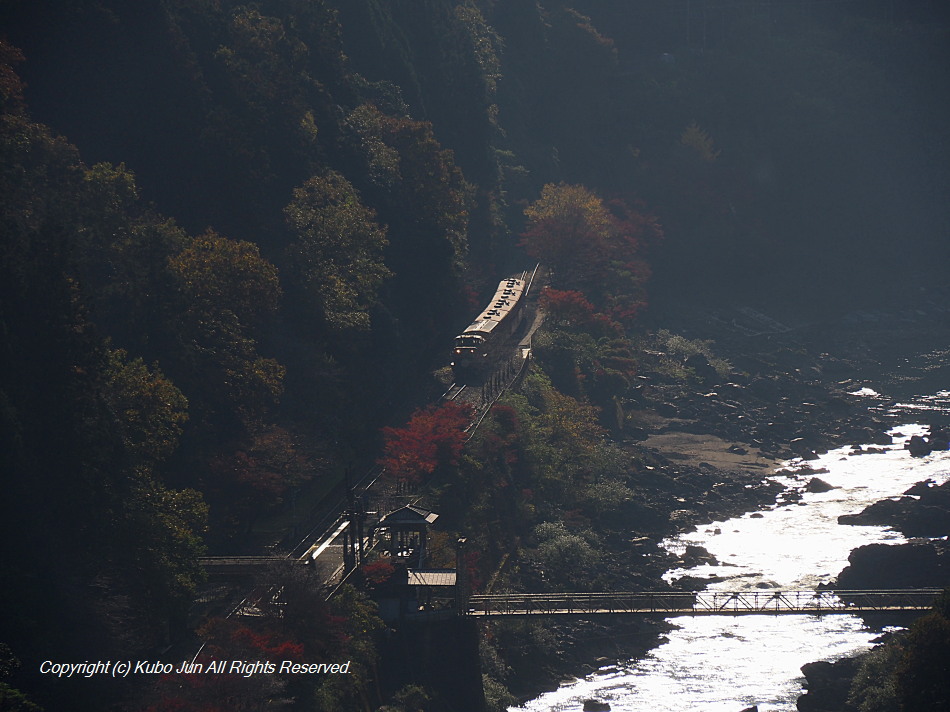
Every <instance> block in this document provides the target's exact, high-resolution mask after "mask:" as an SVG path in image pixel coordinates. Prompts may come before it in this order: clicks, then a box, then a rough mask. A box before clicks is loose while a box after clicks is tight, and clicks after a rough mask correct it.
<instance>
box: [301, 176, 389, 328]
mask: <svg viewBox="0 0 950 712" xmlns="http://www.w3.org/2000/svg"><path fill="white" fill-rule="evenodd" d="M284 213H285V215H286V216H287V221H288V222H289V223H290V225H291V227H292V228H293V230H294V232H295V234H296V235H297V238H298V239H297V242H296V243H294V244H293V245H291V246H290V248H289V253H290V258H291V260H292V264H293V274H294V276H295V278H296V279H297V280H299V282H300V285H301V287H302V288H303V291H304V293H305V294H306V295H307V296H308V297H309V298H310V299H311V300H312V301H313V302H314V303H315V306H316V308H317V309H318V311H319V313H320V314H321V315H322V317H323V319H324V321H325V322H326V323H327V324H328V326H329V327H330V329H331V330H333V331H345V330H347V329H360V330H366V329H368V328H369V325H370V321H369V309H370V307H372V306H373V304H374V303H375V302H376V295H377V293H378V291H379V288H380V286H381V285H382V283H383V281H384V280H385V279H386V278H387V277H388V276H389V275H390V272H389V270H388V269H387V268H386V266H385V264H383V249H384V248H385V247H386V245H387V244H388V242H387V240H386V231H385V229H384V228H382V227H380V226H379V225H378V224H377V223H376V222H375V217H376V215H375V213H374V212H373V211H372V210H370V209H369V208H367V207H365V206H364V205H363V203H362V202H361V201H360V197H359V195H358V194H357V192H356V189H355V188H354V187H353V186H352V184H350V182H349V181H347V180H346V179H345V178H344V177H343V176H341V175H340V174H338V173H334V172H332V171H331V172H329V173H327V174H326V175H324V176H314V177H313V178H311V179H310V180H308V181H307V182H306V183H304V185H303V186H301V187H300V188H297V189H295V190H294V200H293V202H292V203H290V205H288V206H287V207H286V208H285V210H284Z"/></svg>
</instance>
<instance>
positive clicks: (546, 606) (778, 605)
mask: <svg viewBox="0 0 950 712" xmlns="http://www.w3.org/2000/svg"><path fill="white" fill-rule="evenodd" d="M939 593H940V589H931V588H928V589H893V590H878V591H844V590H838V591H832V590H819V591H774V590H754V591H698V592H678V591H672V592H670V591H659V592H658V591H645V592H617V593H582V592H581V593H510V594H491V595H473V596H470V597H469V599H468V604H467V606H465V607H464V608H463V610H462V611H461V614H462V615H465V616H473V617H494V616H532V615H598V614H618V613H621V614H633V615H662V616H678V615H743V614H762V613H770V614H783V613H797V614H802V613H812V614H830V613H869V612H898V611H923V610H928V609H929V608H930V606H931V604H932V603H933V600H934V598H935V597H936V596H937V595H938V594H939Z"/></svg>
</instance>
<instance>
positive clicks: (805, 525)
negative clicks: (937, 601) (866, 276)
mask: <svg viewBox="0 0 950 712" xmlns="http://www.w3.org/2000/svg"><path fill="white" fill-rule="evenodd" d="M868 390H870V389H868ZM855 395H868V396H876V395H877V394H875V393H874V392H873V391H870V392H869V393H859V394H855ZM948 396H950V393H947V392H942V393H940V394H937V396H930V397H927V398H922V399H921V400H920V401H919V402H915V403H903V404H898V406H896V407H894V411H898V408H899V409H900V412H912V411H918V414H919V412H920V411H926V410H944V409H945V408H946V407H947V405H948ZM891 432H892V434H894V443H893V444H892V445H888V446H884V447H883V449H884V450H885V452H884V453H877V454H870V453H869V454H861V455H851V454H849V453H850V452H851V449H850V448H842V449H840V450H834V451H831V452H829V453H827V454H825V455H823V456H822V457H820V458H819V459H818V460H814V461H811V462H809V463H807V464H808V465H809V466H810V467H812V468H815V469H821V468H826V469H827V470H828V472H826V473H820V474H818V475H817V476H818V477H820V478H821V479H822V480H824V481H825V482H827V483H829V484H831V485H833V486H834V487H835V489H832V490H830V491H828V492H824V493H808V492H805V493H804V494H803V496H802V498H801V500H799V503H790V504H782V503H779V504H778V505H776V506H775V507H774V508H772V509H771V510H768V511H763V512H761V514H762V516H761V518H759V517H752V516H751V515H750V514H746V515H744V516H742V517H738V518H736V519H730V520H728V521H725V522H716V523H713V524H710V525H708V526H703V527H700V529H699V530H698V531H695V532H693V533H690V534H687V535H684V536H681V537H678V538H676V539H671V540H668V541H666V542H664V546H665V547H666V548H667V549H669V550H670V551H674V552H682V551H683V549H684V548H685V547H686V545H687V544H698V545H701V546H703V547H705V548H706V549H707V550H708V551H709V552H710V553H711V554H713V555H714V556H715V557H716V559H717V560H718V561H719V562H720V565H718V566H710V565H703V566H698V567H695V568H692V569H678V570H674V571H670V572H669V573H668V574H667V578H669V579H672V578H678V577H680V576H683V575H686V574H689V575H690V576H700V577H708V576H712V575H716V576H722V577H727V580H725V581H722V582H718V583H711V584H709V586H708V588H709V589H710V590H720V591H735V590H745V589H755V588H757V587H761V588H764V587H769V588H773V587H774V588H784V589H788V590H796V589H813V588H815V587H816V586H817V585H818V584H819V583H823V582H827V581H828V580H829V579H831V578H834V577H835V576H837V574H838V573H839V572H840V571H841V569H843V568H844V567H845V566H846V565H847V559H848V554H849V553H850V552H851V550H852V549H854V548H856V547H859V546H863V545H865V544H871V543H875V542H889V543H899V542H901V541H904V538H903V536H901V535H900V534H898V533H897V532H894V531H891V530H889V529H886V528H884V527H865V526H845V525H839V524H838V523H837V519H838V516H839V515H841V514H849V513H857V512H860V511H861V510H862V509H864V507H866V506H867V505H869V504H871V503H873V502H876V501H879V500H882V499H886V498H888V497H895V496H897V495H900V494H901V493H902V492H904V491H905V490H906V489H907V488H908V487H910V486H911V485H913V484H914V483H916V482H920V481H923V480H927V479H931V480H933V481H934V482H936V483H938V484H940V483H943V482H944V481H946V480H947V479H948V476H950V474H948V473H950V452H938V453H932V454H931V455H928V456H927V457H925V458H911V457H910V455H909V454H908V453H907V451H906V450H904V449H903V444H904V442H905V441H906V440H907V439H908V438H909V437H910V436H911V435H915V434H923V433H924V432H925V428H923V427H921V426H917V425H906V426H901V427H898V428H895V429H894V430H892V431H891ZM802 464H803V463H800V462H792V463H790V465H791V467H792V469H794V468H795V466H796V465H798V466H800V465H802ZM811 476H812V475H810V474H803V475H800V476H791V477H789V476H776V478H777V479H778V480H779V481H781V482H782V483H783V484H786V485H787V486H788V487H789V488H790V489H799V490H800V489H802V487H803V486H804V485H805V484H806V483H807V481H808V480H809V479H810V478H811ZM717 532H718V533H717ZM670 620H671V622H673V623H675V624H676V625H677V626H678V628H677V629H675V630H673V631H671V632H670V633H669V634H668V641H667V642H665V643H663V644H661V645H660V646H659V647H657V648H655V649H654V650H653V651H652V652H650V653H649V654H648V655H646V656H645V657H644V658H642V659H640V660H635V661H631V662H629V663H624V662H622V661H621V662H620V663H618V664H617V665H612V666H607V667H605V668H603V669H601V670H600V671H599V672H598V673H596V674H594V675H591V676H589V677H587V678H586V679H582V680H577V681H576V682H573V683H570V684H566V685H564V686H562V687H561V688H560V689H558V690H556V691H554V692H550V693H547V694H544V695H542V696H541V697H539V698H537V699H535V700H531V701H530V702H528V703H526V704H525V705H524V706H523V707H516V708H511V709H512V710H521V709H526V710H532V711H534V712H542V711H544V712H553V711H555V710H557V711H559V712H567V711H569V710H581V709H582V708H583V703H584V700H586V699H597V700H601V701H604V702H608V703H609V704H610V706H611V710H613V712H626V711H631V712H632V711H633V710H636V711H638V712H645V711H647V710H649V711H650V712H684V711H690V710H696V711H699V710H702V712H740V710H742V709H744V708H746V707H750V706H752V705H758V708H759V711H760V712H773V711H776V712H777V711H779V710H781V711H783V712H790V711H793V710H795V701H796V699H797V698H798V696H799V695H800V694H801V693H802V690H803V687H802V683H803V682H804V678H803V677H802V675H801V672H800V668H801V666H802V665H803V664H805V663H807V662H811V661H814V660H834V659H837V658H841V657H845V656H848V655H851V654H854V653H857V652H859V651H862V650H866V649H868V648H869V647H870V645H871V640H872V639H873V638H875V637H877V635H878V634H877V633H874V632H871V631H869V630H867V629H866V628H865V627H864V625H863V623H862V621H861V620H860V619H859V618H856V617H853V616H848V615H827V616H824V617H822V618H818V617H815V616H804V615H802V616H798V615H780V616H776V615H771V616H769V615H763V616H751V615H746V616H736V617H732V616H700V617H696V618H691V617H685V616H684V617H677V618H674V619H670Z"/></svg>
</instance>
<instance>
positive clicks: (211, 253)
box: [169, 230, 285, 420]
mask: <svg viewBox="0 0 950 712" xmlns="http://www.w3.org/2000/svg"><path fill="white" fill-rule="evenodd" d="M169 269H170V271H171V274H172V276H173V278H174V280H175V283H176V285H177V287H178V290H179V292H180V295H181V303H180V306H179V309H180V310H181V311H180V313H179V321H178V323H177V325H176V326H177V329H176V330H177V332H178V343H179V347H178V350H177V353H176V354H175V355H176V357H177V359H178V360H179V364H178V370H179V374H180V375H181V376H182V378H187V379H188V384H187V385H188V387H187V388H186V389H185V392H186V393H188V394H189V396H192V394H194V396H196V397H191V400H192V402H193V403H194V402H195V401H199V402H200V403H201V404H202V406H204V408H205V409H207V410H211V411H216V412H217V414H218V415H219V416H222V417H223V416H224V414H225V413H238V414H240V415H241V416H242V417H243V418H245V419H246V420H253V419H255V418H259V417H260V416H261V415H262V414H263V413H265V412H267V411H268V410H269V409H270V408H272V407H273V406H275V405H276V404H277V402H278V400H279V398H280V394H281V392H282V390H283V378H284V371H285V369H284V367H283V366H282V365H280V364H279V363H278V362H277V361H276V360H275V359H272V358H265V357H262V356H261V355H260V354H258V352H257V343H256V341H255V340H254V338H253V335H254V334H255V333H256V332H257V331H258V330H259V329H261V328H262V327H263V325H264V322H265V320H266V319H267V318H268V317H270V316H272V315H273V314H274V313H275V311H276V309H277V305H278V300H279V298H280V295H281V289H280V283H279V282H278V278H277V269H276V268H275V267H274V265H272V264H271V263H270V262H268V261H267V260H266V259H264V258H263V257H261V254H260V250H259V249H258V248H257V246H256V245H253V244H251V243H249V242H244V241H235V240H229V239H228V238H226V237H223V236H221V235H218V234H217V233H215V232H213V231H211V230H209V231H207V232H205V233H204V234H203V235H200V236H198V237H196V238H195V239H194V240H193V241H192V242H191V244H189V245H188V246H187V247H186V248H185V249H183V250H182V251H181V252H180V253H179V254H177V255H175V256H174V257H173V258H171V259H170V260H169Z"/></svg>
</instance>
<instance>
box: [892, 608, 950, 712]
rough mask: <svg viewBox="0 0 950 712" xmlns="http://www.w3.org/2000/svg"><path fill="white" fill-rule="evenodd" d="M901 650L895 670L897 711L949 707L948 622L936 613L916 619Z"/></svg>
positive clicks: (949, 622)
mask: <svg viewBox="0 0 950 712" xmlns="http://www.w3.org/2000/svg"><path fill="white" fill-rule="evenodd" d="M903 648H904V655H903V658H902V659H901V661H900V663H899V664H898V666H897V669H896V678H897V679H896V688H897V696H898V699H899V700H900V704H901V709H902V710H905V711H907V712H909V711H910V710H940V709H945V708H946V707H947V706H948V705H950V619H948V618H946V617H945V616H944V615H942V614H941V613H938V612H936V611H935V612H933V613H929V614H928V615H926V616H923V617H922V618H919V619H918V620H917V621H915V622H914V624H913V625H912V626H911V628H910V630H909V631H908V633H907V636H906V638H905V639H904V644H903Z"/></svg>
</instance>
